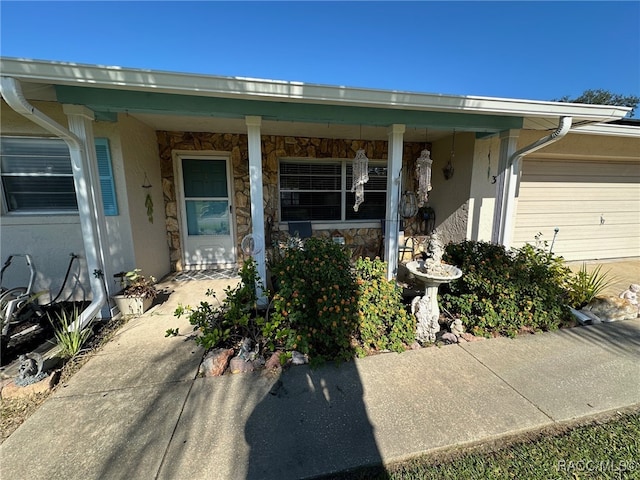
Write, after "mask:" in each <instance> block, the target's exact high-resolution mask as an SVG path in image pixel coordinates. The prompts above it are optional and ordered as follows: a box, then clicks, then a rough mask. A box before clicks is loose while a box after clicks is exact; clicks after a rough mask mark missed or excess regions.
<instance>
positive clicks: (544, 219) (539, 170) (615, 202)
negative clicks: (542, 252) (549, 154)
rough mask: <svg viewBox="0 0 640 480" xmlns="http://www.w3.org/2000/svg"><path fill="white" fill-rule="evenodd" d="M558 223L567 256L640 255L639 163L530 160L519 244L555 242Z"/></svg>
mask: <svg viewBox="0 0 640 480" xmlns="http://www.w3.org/2000/svg"><path fill="white" fill-rule="evenodd" d="M601 220H604V223H601ZM556 227H557V228H559V232H558V235H557V236H556V240H555V243H554V253H557V254H558V255H562V256H563V257H565V258H566V259H567V260H582V259H597V258H616V257H624V256H639V255H640V162H605V161H602V162H594V161H579V160H576V161H566V160H562V161H559V160H539V159H525V161H524V163H523V173H522V179H521V183H520V188H519V191H518V202H517V216H516V227H515V230H514V242H513V243H514V246H521V245H522V244H524V243H535V238H536V235H538V234H539V233H542V237H541V239H542V240H544V241H547V242H548V243H551V240H552V239H553V236H554V229H555V228H556Z"/></svg>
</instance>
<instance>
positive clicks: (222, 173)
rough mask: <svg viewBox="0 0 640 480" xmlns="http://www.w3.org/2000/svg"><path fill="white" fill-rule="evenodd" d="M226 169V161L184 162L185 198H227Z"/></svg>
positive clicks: (187, 160)
mask: <svg viewBox="0 0 640 480" xmlns="http://www.w3.org/2000/svg"><path fill="white" fill-rule="evenodd" d="M226 168H227V164H226V161H225V160H189V159H185V160H183V161H182V175H183V177H184V196H185V197H186V198H190V197H191V198H193V197H227V196H228V195H227V170H226Z"/></svg>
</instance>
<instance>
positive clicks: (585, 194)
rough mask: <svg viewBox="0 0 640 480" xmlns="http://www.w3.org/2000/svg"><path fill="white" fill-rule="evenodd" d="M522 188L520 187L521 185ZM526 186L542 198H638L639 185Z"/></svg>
mask: <svg viewBox="0 0 640 480" xmlns="http://www.w3.org/2000/svg"><path fill="white" fill-rule="evenodd" d="M521 188H522V187H521ZM526 188H527V189H528V190H529V191H530V192H529V193H530V194H531V195H532V196H533V197H536V196H537V197H538V198H540V199H544V200H571V199H576V200H579V199H585V200H607V201H608V200H620V199H621V198H623V199H628V200H634V201H638V200H640V185H633V184H623V185H620V186H617V187H615V188H611V186H610V185H589V184H586V183H581V184H570V183H561V184H557V183H550V182H544V183H539V184H527V186H526Z"/></svg>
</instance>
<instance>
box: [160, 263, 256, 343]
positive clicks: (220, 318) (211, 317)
mask: <svg viewBox="0 0 640 480" xmlns="http://www.w3.org/2000/svg"><path fill="white" fill-rule="evenodd" d="M257 284H259V285H260V287H262V284H261V283H260V277H259V276H258V271H257V267H256V263H255V261H254V260H253V259H252V258H250V259H249V260H247V261H245V263H244V265H243V267H242V269H241V270H240V282H239V283H238V285H237V286H235V287H228V288H227V289H225V291H224V292H225V295H226V296H225V298H224V300H223V301H222V302H219V300H218V299H217V297H216V294H215V292H214V291H213V290H207V292H206V295H207V296H210V297H212V298H213V299H215V300H216V301H217V302H218V305H213V304H211V303H209V302H207V301H203V302H200V305H198V307H196V308H193V307H190V306H183V305H178V308H177V309H176V311H175V313H174V315H175V316H176V317H178V318H180V317H181V316H182V315H188V317H189V323H191V325H193V329H194V331H195V330H198V331H199V332H200V335H198V336H197V337H195V341H196V343H197V344H198V345H201V346H202V347H204V348H206V349H210V348H214V347H218V346H221V345H227V346H229V345H230V344H232V343H234V342H237V341H240V340H241V339H242V338H244V337H248V338H251V339H252V340H254V341H258V340H259V338H260V336H261V334H262V328H263V326H264V318H263V317H262V316H261V315H260V314H259V312H258V305H257V301H258V298H257V295H256V290H255V288H256V285H257ZM178 333H179V332H178V329H169V330H167V336H172V335H178Z"/></svg>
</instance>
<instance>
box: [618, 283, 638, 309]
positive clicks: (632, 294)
mask: <svg viewBox="0 0 640 480" xmlns="http://www.w3.org/2000/svg"><path fill="white" fill-rule="evenodd" d="M638 292H640V285H638V284H636V283H632V284H631V285H629V288H628V289H627V290H625V291H624V292H622V293H621V294H620V298H624V299H625V300H628V301H629V303H632V304H633V305H638ZM639 307H640V305H639Z"/></svg>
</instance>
